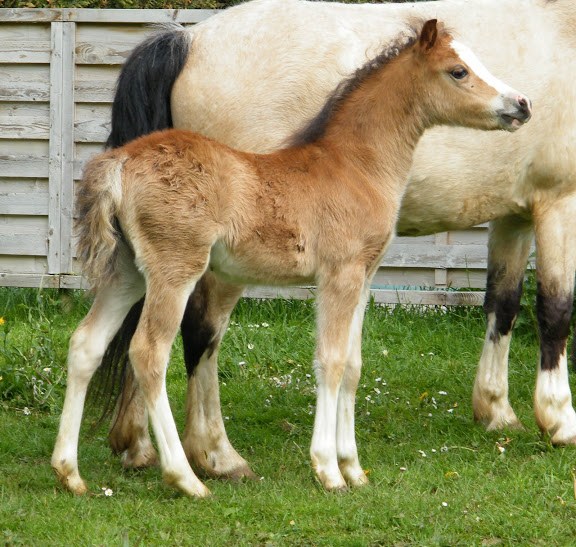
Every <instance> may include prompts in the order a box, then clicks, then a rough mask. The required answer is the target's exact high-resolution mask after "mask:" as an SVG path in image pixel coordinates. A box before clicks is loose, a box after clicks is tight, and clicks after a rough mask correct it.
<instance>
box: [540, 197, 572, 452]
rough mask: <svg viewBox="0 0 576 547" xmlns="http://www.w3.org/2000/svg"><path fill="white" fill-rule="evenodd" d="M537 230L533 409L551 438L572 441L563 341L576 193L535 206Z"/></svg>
mask: <svg viewBox="0 0 576 547" xmlns="http://www.w3.org/2000/svg"><path fill="white" fill-rule="evenodd" d="M534 231H535V233H536V274H537V279H538V294H537V297H536V298H537V301H536V313H537V316H538V326H539V331H540V366H539V368H538V375H537V378H536V390H535V393H534V413H535V417H536V422H537V423H538V425H539V427H540V429H541V430H542V432H545V433H548V434H549V435H550V437H551V440H552V442H553V443H554V444H576V413H575V412H574V408H573V406H572V396H571V393H570V386H569V384H568V364H567V356H566V342H567V339H568V335H569V333H570V318H571V315H572V301H573V294H574V270H575V268H576V247H575V246H574V234H575V233H576V196H568V197H563V198H561V199H558V200H556V201H555V202H553V203H546V204H544V206H542V205H541V204H536V205H535V206H534Z"/></svg>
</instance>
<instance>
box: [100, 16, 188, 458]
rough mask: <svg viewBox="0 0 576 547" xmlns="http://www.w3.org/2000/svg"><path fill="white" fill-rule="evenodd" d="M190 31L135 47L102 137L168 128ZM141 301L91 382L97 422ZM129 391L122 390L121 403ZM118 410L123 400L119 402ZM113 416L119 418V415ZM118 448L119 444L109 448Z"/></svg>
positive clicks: (114, 387) (124, 361)
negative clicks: (107, 130) (105, 134)
mask: <svg viewBox="0 0 576 547" xmlns="http://www.w3.org/2000/svg"><path fill="white" fill-rule="evenodd" d="M191 39H192V37H191V34H190V33H189V32H188V31H187V30H186V29H185V27H183V26H181V25H178V24H168V25H162V29H161V31H160V32H158V33H156V34H154V35H152V36H151V37H150V38H148V39H146V40H145V41H144V42H142V43H141V44H140V45H139V46H137V47H136V48H135V49H134V51H133V52H132V54H131V55H130V57H129V58H128V59H127V60H126V62H125V63H124V66H123V67H122V70H121V72H120V76H119V78H118V82H117V85H116V94H115V96H114V103H113V105H112V130H111V132H110V136H109V137H108V140H107V141H106V146H107V147H108V148H117V147H119V146H122V145H124V144H126V143H127V142H128V141H131V140H133V139H135V138H137V137H140V136H142V135H146V134H148V133H151V132H152V131H158V130H161V129H168V128H170V127H172V125H173V124H172V114H171V109H170V94H171V92H172V87H173V85H174V82H175V81H176V78H177V77H178V76H179V75H180V73H181V72H182V69H183V68H184V65H185V63H186V60H187V59H188V54H189V52H190V43H191ZM142 302H143V301H140V302H139V303H137V304H136V305H134V307H133V308H132V310H130V313H129V314H128V315H127V317H126V319H125V320H124V323H123V324H122V327H121V328H120V330H119V331H118V333H117V334H116V336H115V337H114V339H113V340H112V342H111V343H110V345H109V346H108V349H107V350H106V354H105V355H104V358H103V360H102V365H101V366H100V368H99V370H98V372H97V374H96V375H95V376H94V378H93V380H92V382H91V384H90V395H89V400H90V402H91V403H94V404H97V406H98V407H99V408H100V409H101V412H102V415H101V416H100V418H99V419H98V420H97V425H99V424H101V423H102V422H103V421H104V420H105V419H106V418H107V417H108V416H110V415H111V414H112V412H113V411H114V408H115V407H116V403H117V402H118V397H119V396H120V391H121V390H122V389H124V379H125V371H126V367H127V366H128V348H129V346H130V340H131V339H132V336H133V335H134V332H135V331H136V326H137V325H138V321H139V320H140V315H141V313H142ZM131 396H132V395H131V394H123V401H125V399H126V398H127V397H128V398H130V397H131ZM119 408H120V411H119V412H120V413H121V409H124V408H126V404H122V405H120V407H119ZM116 420H120V421H121V420H122V416H121V415H120V414H117V415H116ZM114 449H115V450H117V451H122V450H123V447H121V446H117V445H116V446H114Z"/></svg>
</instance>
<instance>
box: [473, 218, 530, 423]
mask: <svg viewBox="0 0 576 547" xmlns="http://www.w3.org/2000/svg"><path fill="white" fill-rule="evenodd" d="M532 237H533V231H532V224H531V223H529V222H527V221H525V220H522V219H519V218H516V217H507V218H502V219H498V220H495V221H493V222H492V223H491V225H490V240H489V243H488V280H487V284H486V299H485V301H484V311H485V313H486V319H487V328H486V338H485V340H484V348H483V350H482V356H481V357H480V362H479V364H478V371H477V373H476V381H475V382H474V391H473V394H472V406H473V408H474V418H475V419H476V420H477V421H479V422H482V423H483V424H484V425H485V426H486V427H487V429H488V430H493V429H500V428H504V427H522V425H521V424H520V421H519V420H518V418H517V417H516V414H515V413H514V411H513V410H512V407H511V406H510V403H509V401H508V352H509V350H510V340H511V338H512V329H513V327H514V322H515V321H516V316H517V315H518V312H519V311H520V297H521V295H522V281H523V278H524V274H525V272H526V262H527V260H528V255H529V253H530V245H531V242H532Z"/></svg>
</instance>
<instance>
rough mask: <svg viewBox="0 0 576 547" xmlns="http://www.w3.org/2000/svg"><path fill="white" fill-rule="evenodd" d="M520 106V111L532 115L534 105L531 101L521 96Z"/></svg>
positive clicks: (519, 99)
mask: <svg viewBox="0 0 576 547" xmlns="http://www.w3.org/2000/svg"><path fill="white" fill-rule="evenodd" d="M518 104H519V105H520V109H521V110H522V112H526V113H530V112H531V111H532V104H531V103H530V99H528V98H527V97H524V96H522V95H520V96H519V97H518Z"/></svg>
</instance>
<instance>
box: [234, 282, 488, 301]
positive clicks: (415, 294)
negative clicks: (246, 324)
mask: <svg viewBox="0 0 576 547" xmlns="http://www.w3.org/2000/svg"><path fill="white" fill-rule="evenodd" d="M484 294H485V293H484V292H480V291H478V292H456V291H418V290H391V289H372V290H371V291H370V295H371V297H372V298H374V301H375V302H377V303H379V304H403V305H418V306H480V305H482V303H483V302H484ZM315 295H316V289H315V287H249V288H247V289H246V291H245V292H244V296H247V297H250V298H297V299H299V300H307V299H310V298H314V297H315Z"/></svg>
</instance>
